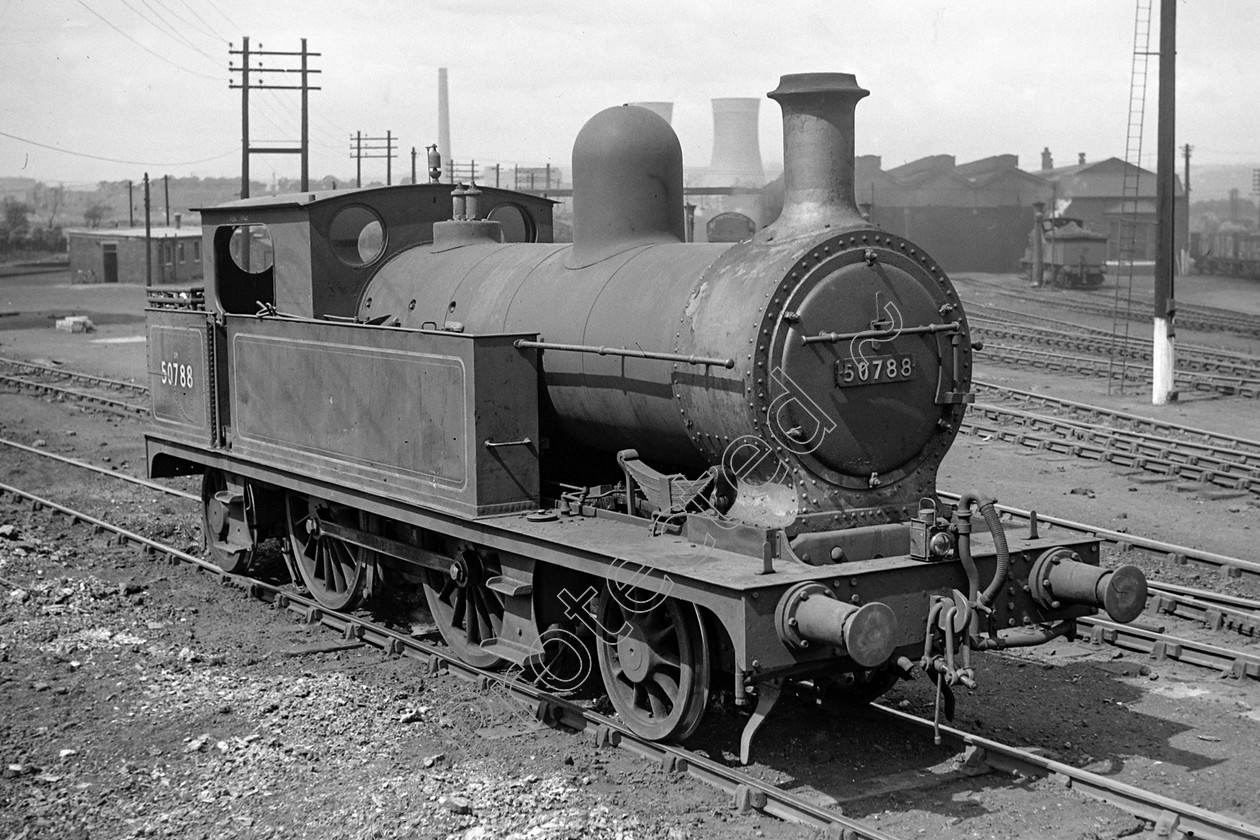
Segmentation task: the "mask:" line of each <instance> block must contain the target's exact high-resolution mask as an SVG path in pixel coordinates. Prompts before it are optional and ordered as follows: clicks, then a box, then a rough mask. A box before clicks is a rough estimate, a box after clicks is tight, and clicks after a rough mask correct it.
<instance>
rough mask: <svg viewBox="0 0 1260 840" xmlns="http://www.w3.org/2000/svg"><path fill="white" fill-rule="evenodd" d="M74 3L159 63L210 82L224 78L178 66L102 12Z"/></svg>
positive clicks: (80, 1) (81, 1) (79, 1)
mask: <svg viewBox="0 0 1260 840" xmlns="http://www.w3.org/2000/svg"><path fill="white" fill-rule="evenodd" d="M74 2H76V3H78V4H79V5H80V6H82V7H83V8H84V9H86V10H87V11H88V12H90V13H92V14H93V15H94V16H96V17H97V18H99V19H100V21H101V22H102V23H104V24H105V25H106V26H108V27H109V28H110V29H112V30H114V31H115V32H117V33H118V34H119V35H121V36H123V37H124V38H126V39H127V40H128V41H130V42H131V43H133V44H135V45H136V46H137V47H139V48H140V49H142V50H144V51H145V52H147V53H148V54H149V55H151V56H153V57H154V58H156V59H158V60H159V61H162V62H164V63H166V64H169V65H170V66H172V67H174V68H175V69H176V70H182V71H184V72H185V73H190V74H192V75H194V76H199V77H200V78H202V79H210V80H212V81H220V80H221V78H222V77H220V76H211V75H209V74H207V73H201V72H198V71H196V70H193V69H192V68H191V67H185V66H183V65H182V64H178V63H176V62H174V61H172V60H171V59H169V58H167V57H166V56H164V55H162V54H161V53H159V52H157V51H156V50H153V49H151V48H150V47H148V46H146V45H145V44H144V43H142V42H140V41H138V40H136V39H135V38H134V37H132V36H131V35H129V34H128V33H126V32H124V31H123V30H122V29H119V28H118V26H116V25H115V24H114V23H113V21H111V20H109V18H107V17H105V16H104V15H102V14H101V13H100V12H98V11H96V10H95V9H93V8H92V7H91V6H89V5H88V4H87V3H84V2H83V0H74Z"/></svg>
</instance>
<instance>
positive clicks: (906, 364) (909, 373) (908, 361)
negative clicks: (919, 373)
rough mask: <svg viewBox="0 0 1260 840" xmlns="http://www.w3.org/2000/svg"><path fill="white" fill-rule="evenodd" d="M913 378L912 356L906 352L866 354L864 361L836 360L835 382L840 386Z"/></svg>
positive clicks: (900, 380) (873, 383)
mask: <svg viewBox="0 0 1260 840" xmlns="http://www.w3.org/2000/svg"><path fill="white" fill-rule="evenodd" d="M913 378H914V356H911V355H910V354H908V353H905V354H893V355H887V356H868V357H867V358H866V360H865V361H855V360H853V359H845V360H841V361H838V362H836V384H837V385H839V386H840V387H841V388H848V387H851V386H855V385H878V384H880V383H881V382H903V381H905V380H907V379H913Z"/></svg>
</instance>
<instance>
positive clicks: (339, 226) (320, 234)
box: [199, 184, 555, 318]
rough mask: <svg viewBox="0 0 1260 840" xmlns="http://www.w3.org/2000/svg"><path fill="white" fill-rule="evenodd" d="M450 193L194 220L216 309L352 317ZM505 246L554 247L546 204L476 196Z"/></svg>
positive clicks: (230, 207) (213, 211)
mask: <svg viewBox="0 0 1260 840" xmlns="http://www.w3.org/2000/svg"><path fill="white" fill-rule="evenodd" d="M451 192H452V185H450V184H417V185H400V186H396V187H377V188H366V189H356V190H324V191H318V192H310V193H298V194H292V195H278V196H263V197H258V198H248V199H244V200H241V201H233V202H229V203H227V204H223V205H219V206H217V207H207V208H202V209H201V210H200V211H199V212H200V213H201V216H202V222H203V225H204V228H205V234H204V236H205V240H206V241H205V245H204V250H205V252H206V253H207V254H208V255H209V257H208V259H207V263H208V264H207V266H206V271H207V277H209V278H212V282H213V293H212V295H211V301H212V305H213V306H215V308H216V309H217V310H218V311H221V312H227V313H232V314H237V315H254V314H256V313H257V312H258V311H259V309H260V307H263V306H271V307H273V308H274V309H275V310H276V311H279V312H284V313H288V314H291V315H298V316H301V317H307V318H326V317H329V316H332V317H335V318H353V317H354V315H355V309H356V306H357V304H358V302H359V296H360V292H361V291H362V289H363V287H364V286H366V285H367V283H368V281H369V279H370V278H371V276H372V274H373V273H374V272H375V271H376V270H377V269H378V268H379V267H380V266H381V265H382V264H383V263H385V262H387V261H388V260H389V259H390V258H391V257H393V256H394V255H395V254H397V253H399V252H401V251H403V250H406V249H407V248H411V247H413V246H416V245H420V244H423V243H429V242H432V241H433V225H434V224H435V223H437V222H441V221H444V220H446V219H449V218H450V207H451ZM481 192H482V194H483V199H482V202H483V207H484V208H485V210H486V216H487V218H490V219H494V220H496V221H499V222H500V226H501V229H502V230H503V236H504V240H505V241H509V242H511V241H515V242H550V241H551V236H552V230H553V227H552V207H553V206H554V205H555V202H553V201H551V200H550V199H546V198H540V197H537V196H531V195H525V194H522V193H516V192H512V191H509V190H500V189H495V188H491V187H485V188H481Z"/></svg>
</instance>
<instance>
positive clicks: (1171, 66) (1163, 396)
mask: <svg viewBox="0 0 1260 840" xmlns="http://www.w3.org/2000/svg"><path fill="white" fill-rule="evenodd" d="M1176 88H1177V0H1160V3H1159V132H1158V136H1159V145H1158V150H1157V152H1156V172H1155V214H1156V236H1155V242H1156V249H1155V321H1154V328H1155V329H1154V336H1153V346H1152V348H1151V361H1152V368H1153V370H1152V374H1153V375H1152V382H1151V403H1152V405H1166V404H1167V403H1168V402H1170V401H1174V400H1176V399H1177V392H1176V390H1175V385H1174V382H1173V376H1174V370H1175V369H1176V365H1177V347H1176V335H1177V331H1176V326H1175V323H1174V316H1175V314H1176V304H1175V303H1174V296H1173V265H1174V259H1175V257H1176V250H1177V237H1176V226H1175V223H1174V218H1175V214H1174V211H1175V206H1176V194H1175V191H1174V189H1173V182H1174V179H1175V178H1176V160H1177V147H1176V116H1177V98H1176V96H1177V89H1176Z"/></svg>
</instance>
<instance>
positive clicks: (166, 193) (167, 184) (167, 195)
mask: <svg viewBox="0 0 1260 840" xmlns="http://www.w3.org/2000/svg"><path fill="white" fill-rule="evenodd" d="M162 203H163V204H165V205H166V226H167V227H170V226H171V176H170V175H163V176H162Z"/></svg>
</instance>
